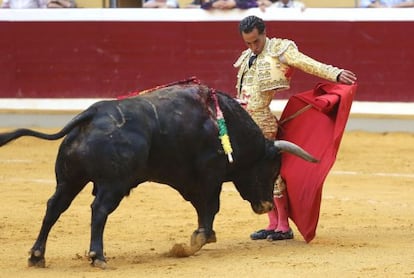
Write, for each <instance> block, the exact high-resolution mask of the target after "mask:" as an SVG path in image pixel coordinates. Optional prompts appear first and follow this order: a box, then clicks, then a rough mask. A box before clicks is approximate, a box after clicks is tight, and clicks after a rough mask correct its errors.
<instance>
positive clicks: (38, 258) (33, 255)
mask: <svg viewBox="0 0 414 278" xmlns="http://www.w3.org/2000/svg"><path fill="white" fill-rule="evenodd" d="M27 264H28V266H29V267H32V266H34V267H42V268H44V267H46V261H45V257H44V256H43V254H42V252H40V251H39V250H36V251H33V250H31V251H30V258H29V259H28V260H27Z"/></svg>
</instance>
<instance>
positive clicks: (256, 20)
mask: <svg viewBox="0 0 414 278" xmlns="http://www.w3.org/2000/svg"><path fill="white" fill-rule="evenodd" d="M254 28H257V31H259V34H263V32H264V30H265V29H266V25H265V23H264V21H263V19H261V18H260V17H257V16H254V15H250V16H248V17H245V18H244V19H242V21H240V25H239V31H240V34H242V33H250V32H251V31H253V29H254Z"/></svg>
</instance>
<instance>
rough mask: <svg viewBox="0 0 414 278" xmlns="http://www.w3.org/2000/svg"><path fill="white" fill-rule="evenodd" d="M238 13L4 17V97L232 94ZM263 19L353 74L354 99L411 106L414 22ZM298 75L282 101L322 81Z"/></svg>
mask: <svg viewBox="0 0 414 278" xmlns="http://www.w3.org/2000/svg"><path fill="white" fill-rule="evenodd" d="M137 10H139V11H140V12H142V10H140V9H137ZM351 10H357V9H351ZM413 10H414V9H413ZM114 12H116V11H115V10H114ZM154 12H155V13H156V11H153V10H149V11H148V12H147V13H154ZM171 12H172V13H174V11H171ZM83 13H85V11H83ZM65 15H66V16H70V14H69V15H67V14H65ZM413 15H414V13H413ZM155 16H156V14H154V16H153V17H152V18H155ZM211 16H214V15H211ZM267 16H269V15H267ZM242 17H244V14H242V15H240V16H239V15H238V18H237V20H232V19H230V20H227V19H224V20H223V19H218V21H215V20H214V19H213V20H211V19H209V20H206V21H190V20H184V21H170V20H168V19H167V20H158V19H157V20H151V19H145V20H140V19H134V20H128V21H121V19H122V18H120V19H119V20H118V19H109V20H108V19H105V20H99V19H98V20H89V19H76V18H75V19H71V20H64V19H63V20H55V19H53V18H52V19H50V21H45V20H31V19H30V18H29V19H26V20H12V19H10V18H8V19H4V17H3V18H2V14H0V34H1V36H0V53H1V56H0V97H1V98H49V97H65V98H107V97H115V96H117V95H122V94H125V93H127V92H129V91H132V90H135V89H146V88H150V87H153V86H157V85H160V84H164V83H169V82H171V81H175V80H180V79H184V78H186V77H189V76H197V77H198V78H200V79H201V80H202V81H204V82H205V83H207V84H209V85H210V86H212V87H215V88H217V89H219V90H222V91H225V92H227V93H229V94H234V83H235V75H236V70H235V69H234V68H233V66H232V65H233V63H234V61H235V59H236V58H237V57H238V55H239V54H240V52H241V51H242V50H243V49H244V48H245V46H244V44H243V42H242V40H241V38H240V36H239V34H238V22H239V18H242ZM413 18H414V17H413ZM266 21H267V29H268V35H269V36H270V37H273V36H277V37H284V38H289V39H292V40H294V41H295V42H296V43H297V45H298V47H299V49H300V50H301V51H302V52H304V53H306V54H308V55H310V56H311V57H314V58H316V59H318V60H320V61H323V62H326V63H329V64H333V65H336V66H338V67H342V68H348V69H351V70H353V71H354V72H356V73H357V74H358V79H359V81H358V84H359V89H358V92H357V96H356V99H357V100H361V101H409V102H413V101H414V94H413V92H412V89H411V86H410V85H411V84H410V83H409V81H410V79H411V76H412V72H413V70H414V51H413V49H414V40H413V39H412V38H411V35H410V33H412V31H410V30H414V21H410V20H398V21H396V20H383V21H382V20H367V21H365V20H350V21H348V20H326V19H324V20H318V19H310V20H306V18H305V19H301V20H297V19H296V20H289V19H283V20H274V19H273V20H272V19H266ZM295 75H296V76H295V77H294V79H293V82H292V88H291V89H290V90H289V91H288V92H285V93H282V94H280V95H278V96H277V98H287V97H288V96H289V95H291V94H293V93H296V92H300V91H304V90H307V89H309V88H311V87H313V86H314V85H315V84H316V83H317V82H320V81H322V80H321V79H319V78H316V77H313V76H309V75H307V74H304V73H302V72H300V71H296V73H295Z"/></svg>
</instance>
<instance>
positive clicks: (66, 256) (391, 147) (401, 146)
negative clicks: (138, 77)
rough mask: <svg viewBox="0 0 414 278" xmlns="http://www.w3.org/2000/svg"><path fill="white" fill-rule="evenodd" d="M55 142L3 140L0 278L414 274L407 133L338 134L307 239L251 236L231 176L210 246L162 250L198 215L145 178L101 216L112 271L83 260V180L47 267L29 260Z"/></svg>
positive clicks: (255, 220)
mask: <svg viewBox="0 0 414 278" xmlns="http://www.w3.org/2000/svg"><path fill="white" fill-rule="evenodd" d="M1 131H5V130H4V129H1ZM46 131H55V130H54V129H53V130H46ZM59 143H60V141H55V142H50V141H42V140H39V139H33V138H28V137H26V138H21V139H19V140H17V141H15V142H13V143H11V144H9V145H6V146H4V147H2V148H0V201H1V209H0V258H1V260H0V269H1V271H0V277H61V278H64V277H108V276H110V277H113V278H115V277H231V278H234V277H276V276H278V275H282V277H323V276H324V277H328V275H330V276H332V275H336V276H337V277H414V251H413V246H414V245H413V244H414V134H410V133H381V134H380V133H367V132H357V131H352V132H347V133H345V135H344V138H343V141H342V145H341V149H340V152H339V153H338V159H337V162H336V164H335V166H334V168H333V169H332V171H331V173H330V175H329V176H328V178H327V180H326V183H325V187H324V192H323V201H322V207H321V215H320V221H319V227H318V230H317V236H316V238H315V239H314V240H313V241H312V242H311V243H309V244H306V243H305V242H304V240H303V239H302V237H301V236H300V234H299V233H298V232H297V231H296V230H295V232H296V233H295V239H293V240H290V241H283V242H267V241H252V240H250V239H249V234H250V233H251V232H252V231H254V230H256V229H259V228H263V227H264V226H265V225H266V223H267V216H265V215H256V214H254V213H253V212H252V211H251V209H250V205H249V204H248V202H246V201H243V200H242V199H241V197H240V196H239V194H238V193H237V192H236V191H235V188H234V186H233V185H232V184H231V183H229V184H225V186H224V189H223V192H222V195H221V210H220V212H219V214H218V215H217V217H216V221H215V227H214V228H215V231H216V233H217V240H218V242H217V243H213V244H208V245H206V246H204V247H203V249H202V250H201V251H199V252H198V253H197V254H196V255H195V256H192V257H188V258H180V259H179V258H172V257H168V256H166V255H165V254H166V253H167V252H168V250H169V249H170V248H171V247H172V246H173V245H174V243H189V238H190V235H191V233H192V232H193V230H194V229H195V228H196V215H195V211H194V209H193V208H192V206H191V205H190V204H189V203H187V202H185V201H184V200H183V199H182V198H181V196H180V195H179V194H178V193H177V192H175V191H173V190H172V189H171V188H169V187H167V186H164V185H159V184H155V183H145V184H143V185H141V186H140V187H138V188H137V189H135V190H134V191H133V193H132V194H131V196H130V197H128V198H126V199H124V200H123V202H122V203H121V205H120V207H119V208H118V209H117V210H116V211H115V212H114V213H113V214H112V215H111V216H110V218H109V220H108V223H107V225H106V230H105V238H104V240H105V252H106V256H107V259H108V265H109V269H107V270H101V269H96V268H93V267H91V266H90V265H89V262H88V259H87V257H86V256H85V253H86V252H87V250H88V247H89V237H90V234H89V231H90V207H89V205H90V204H91V202H92V196H91V188H92V187H91V185H88V186H87V187H86V188H85V190H84V191H83V192H81V194H80V195H79V196H78V197H77V198H76V199H75V201H74V202H73V203H72V205H71V207H70V208H69V210H68V211H66V213H64V214H63V215H62V217H61V218H60V219H59V221H58V223H57V224H56V225H55V226H54V228H53V229H52V232H51V234H50V237H49V241H48V246H47V247H48V249H47V252H46V265H47V267H46V268H44V269H37V268H29V267H27V258H28V250H29V249H30V248H31V246H32V244H33V242H34V240H35V238H36V236H37V233H38V232H39V229H40V224H41V221H42V218H43V215H44V212H45V207H46V202H47V199H48V198H49V197H50V196H51V195H52V194H53V192H54V187H55V182H54V160H55V157H56V153H57V148H58V145H59ZM292 226H293V227H294V225H292Z"/></svg>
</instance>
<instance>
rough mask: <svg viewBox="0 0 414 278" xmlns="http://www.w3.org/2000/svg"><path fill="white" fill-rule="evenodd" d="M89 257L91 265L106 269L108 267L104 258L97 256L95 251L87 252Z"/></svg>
mask: <svg viewBox="0 0 414 278" xmlns="http://www.w3.org/2000/svg"><path fill="white" fill-rule="evenodd" d="M89 259H91V265H92V266H93V267H98V268H100V269H106V268H107V267H108V265H107V263H106V261H105V258H98V256H97V255H96V252H94V251H91V252H89Z"/></svg>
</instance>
